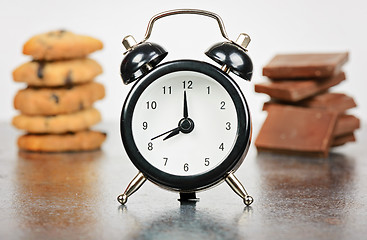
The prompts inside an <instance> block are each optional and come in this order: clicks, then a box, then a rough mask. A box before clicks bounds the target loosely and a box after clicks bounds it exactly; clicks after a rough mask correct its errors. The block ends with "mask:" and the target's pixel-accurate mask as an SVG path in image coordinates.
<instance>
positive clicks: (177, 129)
mask: <svg viewBox="0 0 367 240" xmlns="http://www.w3.org/2000/svg"><path fill="white" fill-rule="evenodd" d="M176 131H178V133H179V132H180V127H176V128H174V129H171V130H169V131H167V132H165V133H162V134H159V135H158V136H156V137H154V138H152V139H151V140H152V141H153V140H154V139H156V138H159V137H162V136H163V135H166V134H168V133H170V134H169V135H168V136H170V135H171V134H172V133H173V132H176ZM178 133H176V134H178ZM176 134H175V135H176ZM168 136H167V137H168ZM167 137H166V138H167ZM166 138H164V139H163V140H166Z"/></svg>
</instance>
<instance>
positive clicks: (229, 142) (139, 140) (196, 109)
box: [117, 9, 253, 205]
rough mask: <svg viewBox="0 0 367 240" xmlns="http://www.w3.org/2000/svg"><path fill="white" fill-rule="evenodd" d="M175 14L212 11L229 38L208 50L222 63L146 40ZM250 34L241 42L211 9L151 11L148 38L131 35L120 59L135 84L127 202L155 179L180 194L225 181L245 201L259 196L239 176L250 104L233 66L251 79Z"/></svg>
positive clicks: (126, 112) (125, 137)
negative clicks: (170, 52) (171, 52)
mask: <svg viewBox="0 0 367 240" xmlns="http://www.w3.org/2000/svg"><path fill="white" fill-rule="evenodd" d="M175 14H199V15H204V16H208V17H211V18H214V19H215V20H217V23H218V25H219V27H220V31H221V34H222V36H223V37H224V38H225V39H226V41H225V42H221V43H218V44H215V45H214V46H212V47H211V48H209V49H208V50H207V51H206V52H205V54H206V55H207V56H208V57H210V58H211V59H212V60H214V61H215V62H216V63H219V64H220V65H221V68H218V67H216V66H214V65H212V64H209V63H207V62H202V61H196V60H175V61H170V62H166V63H161V61H162V60H163V59H164V58H165V57H166V55H167V51H166V50H165V49H164V48H163V47H161V46H160V45H158V44H155V43H151V42H147V40H148V38H149V37H150V34H151V31H152V28H153V24H154V22H155V21H156V20H158V19H160V18H162V17H166V16H170V15H175ZM249 42H250V37H249V36H248V35H247V34H243V33H242V34H240V36H239V38H238V39H237V40H236V41H231V40H230V39H229V38H228V37H227V33H226V31H225V28H224V25H223V22H222V20H221V18H220V17H219V16H218V15H217V14H215V13H212V12H208V11H203V10H196V9H178V10H171V11H166V12H163V13H160V14H157V15H155V16H153V17H152V18H151V20H150V22H149V24H148V28H147V32H146V34H145V37H144V39H143V40H142V41H141V42H139V43H137V42H136V41H135V39H134V38H133V37H132V36H127V37H125V38H124V39H123V41H122V43H123V45H124V46H125V48H126V49H127V52H126V53H125V57H124V59H123V60H122V63H121V77H122V80H123V82H124V83H125V84H129V83H134V86H133V87H132V89H131V90H130V92H129V94H128V96H127V98H126V100H125V103H124V105H123V108H122V113H121V121H120V127H121V138H122V142H123V145H124V148H125V150H126V153H127V155H128V156H129V158H130V160H131V161H132V163H133V164H134V165H135V167H136V168H137V169H138V170H139V173H138V174H137V175H136V176H135V178H134V179H133V180H132V181H131V182H130V184H129V186H128V187H127V189H126V190H125V192H124V193H123V194H121V195H119V196H118V198H117V199H118V201H119V202H120V203H121V204H125V203H126V202H127V199H128V197H129V196H130V195H131V194H133V193H134V192H135V191H136V190H138V189H139V188H140V186H141V185H142V184H143V183H144V182H145V181H146V180H149V181H151V182H153V183H155V184H157V185H158V186H160V187H163V188H165V189H168V190H173V191H177V192H179V193H180V196H181V198H180V200H181V201H195V200H196V195H195V193H196V192H197V191H201V190H204V189H207V188H210V187H213V186H215V185H217V184H219V183H221V182H223V181H226V182H227V183H228V184H229V185H230V186H231V188H232V189H233V190H234V191H235V192H236V193H237V194H238V195H239V196H240V197H241V198H242V199H243V200H244V203H245V204H246V205H250V204H251V203H252V202H253V198H252V197H251V196H249V195H248V194H247V192H246V190H245V188H244V187H243V185H242V184H241V183H240V182H239V180H238V179H237V178H236V177H235V175H234V172H235V171H236V170H237V169H238V167H239V166H240V165H241V163H242V162H243V160H244V158H245V156H246V153H247V151H248V148H249V145H250V141H251V118H250V112H249V108H248V105H247V102H246V99H245V97H244V95H243V94H242V92H241V90H240V88H239V86H238V85H237V84H236V82H235V81H234V80H233V79H232V78H231V77H230V75H229V72H232V73H234V74H236V75H238V76H240V77H241V78H243V79H245V80H248V81H250V79H251V76H252V69H253V66H252V62H251V59H250V57H249V56H248V55H247V53H246V52H247V50H246V47H247V45H248V43H249Z"/></svg>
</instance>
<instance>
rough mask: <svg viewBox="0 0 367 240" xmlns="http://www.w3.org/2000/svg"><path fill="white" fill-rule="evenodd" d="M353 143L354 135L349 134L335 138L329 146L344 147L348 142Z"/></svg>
mask: <svg viewBox="0 0 367 240" xmlns="http://www.w3.org/2000/svg"><path fill="white" fill-rule="evenodd" d="M355 141H356V138H355V136H354V133H349V134H346V135H342V136H339V137H335V138H334V139H333V142H332V144H331V146H332V147H338V146H341V145H344V144H346V143H348V142H355Z"/></svg>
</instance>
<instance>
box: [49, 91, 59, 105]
mask: <svg viewBox="0 0 367 240" xmlns="http://www.w3.org/2000/svg"><path fill="white" fill-rule="evenodd" d="M51 99H52V100H53V101H54V102H55V103H56V104H58V103H59V100H60V99H59V96H57V95H56V94H55V93H52V94H51Z"/></svg>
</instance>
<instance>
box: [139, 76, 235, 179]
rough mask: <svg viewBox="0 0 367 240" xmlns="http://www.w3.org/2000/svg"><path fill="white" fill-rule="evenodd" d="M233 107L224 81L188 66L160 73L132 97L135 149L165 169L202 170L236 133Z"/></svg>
mask: <svg viewBox="0 0 367 240" xmlns="http://www.w3.org/2000/svg"><path fill="white" fill-rule="evenodd" d="M237 128H238V120H237V112H236V108H235V105H234V103H233V100H232V98H231V96H230V95H229V93H228V92H227V91H226V90H225V89H224V87H223V86H222V85H221V84H219V83H218V82H217V81H215V80H214V79H212V78H211V77H209V76H207V75H205V74H202V73H198V72H191V71H179V72H173V73H169V74H166V75H164V76H162V77H160V78H158V79H157V80H155V81H154V82H152V83H151V84H150V85H149V86H148V87H147V88H146V89H145V90H144V91H143V92H142V94H141V96H140V98H139V99H138V101H137V103H136V106H135V109H134V112H133V117H132V134H133V138H134V141H135V144H136V146H137V148H138V150H139V151H140V153H141V155H142V156H143V157H144V158H145V159H146V160H147V161H148V162H149V163H150V164H151V165H153V166H154V167H156V168H158V169H159V170H161V171H164V172H166V173H169V174H173V175H178V176H189V175H196V174H202V173H205V172H207V171H210V170H212V169H213V168H215V167H216V166H218V165H219V164H220V163H222V162H223V161H224V160H225V159H226V157H227V156H228V154H229V153H230V152H231V150H232V148H233V145H234V144H235V142H236V138H237Z"/></svg>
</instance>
